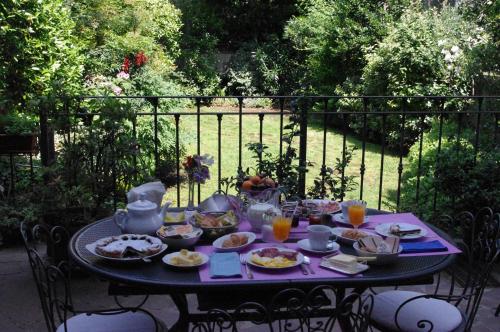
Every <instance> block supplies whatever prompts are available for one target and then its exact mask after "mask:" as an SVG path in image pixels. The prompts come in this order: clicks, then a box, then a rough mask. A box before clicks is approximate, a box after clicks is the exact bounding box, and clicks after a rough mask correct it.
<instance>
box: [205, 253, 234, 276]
mask: <svg viewBox="0 0 500 332" xmlns="http://www.w3.org/2000/svg"><path fill="white" fill-rule="evenodd" d="M210 277H211V278H230V277H241V263H240V257H239V255H238V253H236V252H222V253H213V254H212V255H211V256H210Z"/></svg>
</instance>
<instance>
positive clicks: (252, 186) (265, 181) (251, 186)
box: [240, 174, 276, 191]
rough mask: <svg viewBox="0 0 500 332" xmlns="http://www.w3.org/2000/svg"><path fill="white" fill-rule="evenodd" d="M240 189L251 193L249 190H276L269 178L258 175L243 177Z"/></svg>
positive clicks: (274, 183) (273, 182) (274, 184)
mask: <svg viewBox="0 0 500 332" xmlns="http://www.w3.org/2000/svg"><path fill="white" fill-rule="evenodd" d="M240 187H241V189H243V190H245V191H251V190H256V191H260V190H265V189H269V188H276V182H275V181H274V180H273V179H271V178H270V177H269V176H266V175H265V174H260V175H254V176H247V177H245V179H244V180H243V182H241V185H240Z"/></svg>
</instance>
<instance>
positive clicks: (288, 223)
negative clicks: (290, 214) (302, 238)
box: [273, 216, 292, 242]
mask: <svg viewBox="0 0 500 332" xmlns="http://www.w3.org/2000/svg"><path fill="white" fill-rule="evenodd" d="M291 227H292V219H291V218H285V217H282V216H276V217H274V219H273V234H274V239H275V240H276V241H278V242H284V241H286V240H287V239H288V236H289V235H290V228H291Z"/></svg>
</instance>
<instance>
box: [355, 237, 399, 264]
mask: <svg viewBox="0 0 500 332" xmlns="http://www.w3.org/2000/svg"><path fill="white" fill-rule="evenodd" d="M352 247H353V248H354V250H355V251H356V254H357V255H358V256H360V257H376V258H377V260H374V261H368V264H372V265H386V264H392V263H394V262H395V261H397V259H398V257H399V254H400V253H401V252H402V251H403V247H402V246H399V249H398V251H397V252H395V253H374V252H369V251H365V250H362V249H360V248H359V243H358V242H354V243H353V245H352Z"/></svg>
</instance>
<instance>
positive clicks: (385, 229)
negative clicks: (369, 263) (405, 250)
mask: <svg viewBox="0 0 500 332" xmlns="http://www.w3.org/2000/svg"><path fill="white" fill-rule="evenodd" d="M395 224H397V225H399V227H400V228H401V229H402V230H406V229H414V228H419V229H420V233H418V234H409V235H403V236H399V238H400V239H401V240H415V239H420V238H421V237H424V236H426V235H427V230H426V229H425V228H422V227H420V226H418V225H413V224H407V223H404V222H391V223H385V224H379V225H377V226H375V231H376V232H377V233H378V234H380V235H382V236H397V235H394V234H392V233H390V232H389V229H390V227H391V226H392V225H395Z"/></svg>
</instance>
